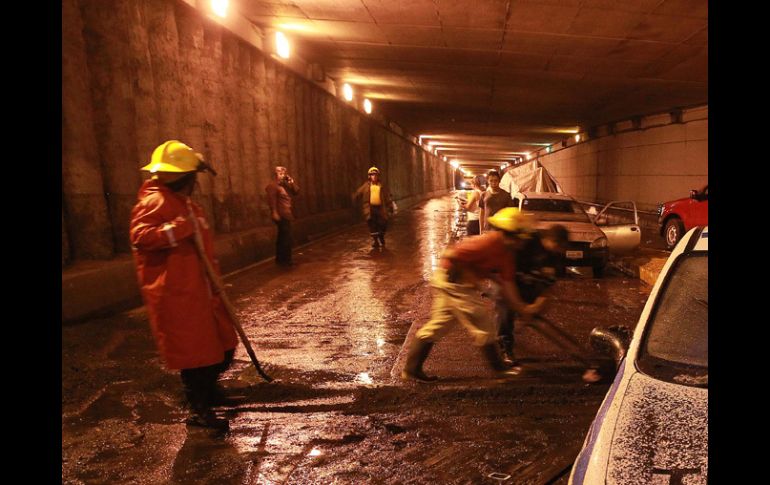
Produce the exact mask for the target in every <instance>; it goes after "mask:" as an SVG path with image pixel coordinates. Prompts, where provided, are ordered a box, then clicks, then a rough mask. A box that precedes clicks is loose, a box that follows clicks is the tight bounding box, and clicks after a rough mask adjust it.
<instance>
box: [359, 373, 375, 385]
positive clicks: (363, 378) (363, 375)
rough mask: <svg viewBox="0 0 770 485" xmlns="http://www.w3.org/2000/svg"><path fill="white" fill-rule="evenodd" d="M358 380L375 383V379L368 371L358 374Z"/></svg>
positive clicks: (364, 382) (363, 382)
mask: <svg viewBox="0 0 770 485" xmlns="http://www.w3.org/2000/svg"><path fill="white" fill-rule="evenodd" d="M356 382H360V383H362V384H374V381H373V380H372V378H371V377H370V376H369V373H368V372H361V373H360V374H358V375H357V376H356Z"/></svg>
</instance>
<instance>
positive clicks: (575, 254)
mask: <svg viewBox="0 0 770 485" xmlns="http://www.w3.org/2000/svg"><path fill="white" fill-rule="evenodd" d="M566 256H567V259H582V258H583V251H567V255H566Z"/></svg>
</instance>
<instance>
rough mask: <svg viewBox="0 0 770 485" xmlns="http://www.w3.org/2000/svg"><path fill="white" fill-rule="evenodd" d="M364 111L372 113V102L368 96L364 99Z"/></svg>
mask: <svg viewBox="0 0 770 485" xmlns="http://www.w3.org/2000/svg"><path fill="white" fill-rule="evenodd" d="M364 111H366V114H371V113H372V102H371V101H369V99H368V98H367V99H364Z"/></svg>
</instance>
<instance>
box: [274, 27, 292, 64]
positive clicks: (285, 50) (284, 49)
mask: <svg viewBox="0 0 770 485" xmlns="http://www.w3.org/2000/svg"><path fill="white" fill-rule="evenodd" d="M275 50H276V52H277V53H278V55H279V56H281V57H282V58H284V59H288V58H289V51H290V47H289V39H287V38H286V36H285V35H283V32H276V33H275Z"/></svg>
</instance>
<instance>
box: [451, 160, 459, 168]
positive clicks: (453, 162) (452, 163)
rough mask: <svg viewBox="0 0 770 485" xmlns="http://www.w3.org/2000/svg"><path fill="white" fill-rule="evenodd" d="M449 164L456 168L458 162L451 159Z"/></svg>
mask: <svg viewBox="0 0 770 485" xmlns="http://www.w3.org/2000/svg"><path fill="white" fill-rule="evenodd" d="M449 165H451V166H452V167H454V168H457V167H459V166H460V162H458V161H457V160H452V161H451V162H449Z"/></svg>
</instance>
